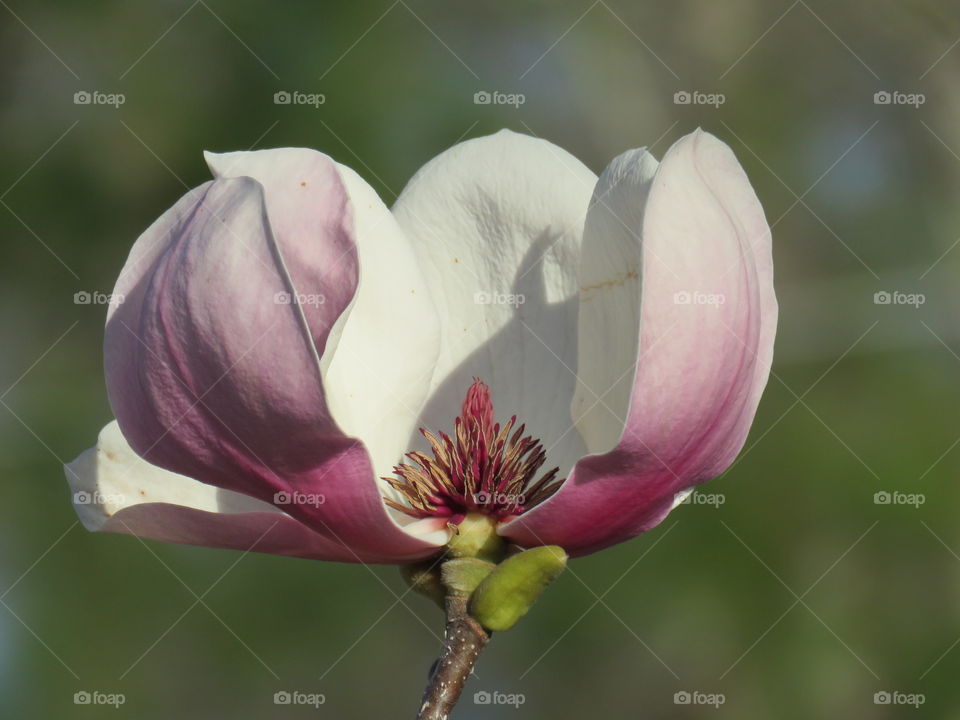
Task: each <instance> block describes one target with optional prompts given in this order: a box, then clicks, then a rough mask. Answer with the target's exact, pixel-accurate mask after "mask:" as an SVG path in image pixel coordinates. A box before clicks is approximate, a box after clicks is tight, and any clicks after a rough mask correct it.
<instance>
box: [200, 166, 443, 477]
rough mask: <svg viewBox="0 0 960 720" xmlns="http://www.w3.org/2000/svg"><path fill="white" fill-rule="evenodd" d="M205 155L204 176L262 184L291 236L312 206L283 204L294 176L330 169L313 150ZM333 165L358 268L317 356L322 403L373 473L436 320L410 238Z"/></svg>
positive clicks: (399, 420)
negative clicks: (358, 445)
mask: <svg viewBox="0 0 960 720" xmlns="http://www.w3.org/2000/svg"><path fill="white" fill-rule="evenodd" d="M205 157H206V159H207V164H208V165H209V166H210V170H211V172H212V173H213V174H214V177H217V178H221V177H241V176H248V177H252V178H253V179H255V180H256V181H257V182H259V183H260V184H261V185H262V186H263V187H264V190H265V194H266V201H267V211H268V215H269V217H270V224H271V227H272V228H273V231H274V234H275V235H277V236H281V237H282V236H290V237H296V236H297V235H298V234H299V232H300V231H299V230H298V228H297V227H292V226H291V225H292V224H294V223H298V222H299V223H302V222H303V214H304V212H305V211H306V212H316V211H317V210H318V209H321V208H322V205H320V204H317V205H313V204H311V205H307V206H306V207H300V206H297V205H295V204H294V205H291V200H290V198H291V197H294V198H295V197H296V193H292V194H291V193H290V192H289V187H290V186H291V185H292V186H294V187H296V186H298V183H299V182H300V178H301V177H304V178H306V177H309V176H311V175H313V174H315V171H314V170H313V168H314V166H320V167H324V168H327V167H328V166H329V165H330V163H331V160H330V159H329V158H328V157H327V156H326V155H323V154H322V153H318V152H317V151H315V150H307V149H302V148H282V149H278V150H258V151H255V152H234V153H225V154H214V153H206V154H205ZM333 167H334V169H335V171H336V173H337V176H338V177H339V180H340V182H341V183H342V185H343V187H344V189H345V191H346V193H347V195H348V196H349V200H350V206H351V214H352V219H353V232H352V240H353V243H354V244H355V246H356V251H355V254H356V261H355V262H357V263H359V273H358V277H357V280H356V283H357V286H356V293H355V295H354V298H353V301H352V303H351V305H350V306H349V307H348V308H347V309H346V311H345V313H344V314H343V315H342V316H341V318H340V323H338V324H337V325H335V326H334V327H333V329H332V330H331V332H330V335H329V337H328V339H327V345H326V350H325V351H324V353H323V355H322V357H321V367H322V368H323V380H324V387H325V394H326V401H327V405H328V407H329V409H330V412H331V414H332V415H333V417H334V419H335V420H336V421H337V424H338V425H339V426H340V428H341V429H342V430H343V432H344V433H346V434H347V435H351V436H353V437H358V438H360V439H362V440H363V443H364V445H365V446H366V448H367V450H368V452H369V453H370V457H371V458H372V460H373V465H374V468H375V470H376V473H377V474H378V475H383V474H387V473H389V472H390V470H391V469H392V467H393V465H394V464H395V463H397V462H398V460H399V459H400V457H401V455H402V454H403V453H404V452H405V451H406V450H407V449H408V443H409V439H410V436H411V434H413V433H414V432H415V431H416V430H417V427H418V425H417V421H418V417H419V414H420V410H421V408H422V406H423V403H424V400H425V399H426V394H427V391H428V389H429V381H430V376H431V374H432V371H433V367H434V365H435V363H436V357H437V353H438V352H439V350H440V337H439V322H438V319H437V312H436V310H435V309H434V305H433V301H432V300H431V298H430V291H429V289H428V287H427V284H426V281H425V280H424V278H423V273H422V272H421V271H420V267H419V265H418V264H417V260H416V257H415V254H414V251H413V248H412V246H411V243H410V241H409V240H408V239H407V238H406V236H405V235H404V234H403V232H402V231H401V230H400V226H399V225H398V224H397V221H396V220H395V219H394V217H393V215H392V214H391V212H390V209H389V208H387V206H386V205H384V204H383V201H382V200H381V199H380V198H379V196H378V195H377V193H376V191H374V189H373V188H371V187H370V186H369V185H368V184H367V183H366V182H365V181H364V180H363V179H362V178H361V177H360V176H359V175H357V174H356V173H355V172H354V171H353V170H351V169H350V168H348V167H346V166H344V165H339V164H336V163H334V164H333ZM320 214H321V215H322V211H321V213H320ZM318 220H321V221H322V218H318ZM345 269H346V268H345ZM412 336H413V339H412Z"/></svg>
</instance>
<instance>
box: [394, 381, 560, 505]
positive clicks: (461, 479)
mask: <svg viewBox="0 0 960 720" xmlns="http://www.w3.org/2000/svg"><path fill="white" fill-rule="evenodd" d="M516 423H517V416H516V415H514V416H513V417H511V418H510V420H509V421H508V422H507V423H506V424H505V425H504V426H503V427H501V426H500V424H499V423H496V424H495V423H494V422H493V402H492V401H491V400H490V388H488V387H487V386H486V384H484V383H483V382H482V381H480V380H476V379H475V380H474V382H473V385H471V386H470V389H469V390H467V396H466V398H465V399H464V401H463V408H462V409H461V412H460V417H458V418H457V419H456V421H455V424H454V426H455V430H454V437H452V438H451V437H450V436H449V435H447V434H446V433H443V432H441V433H439V437H438V436H437V435H434V434H433V433H431V432H429V431H427V430H425V429H423V428H420V433H421V434H422V435H423V436H424V437H425V438H426V439H427V441H428V442H429V443H430V446H431V449H432V454H433V457H429V456H427V455H426V454H424V453H421V452H409V453H407V454H406V457H407V458H408V459H409V460H411V461H412V462H411V463H400V464H399V465H397V466H395V467H394V468H393V472H394V474H395V475H397V477H396V478H392V477H385V478H383V480H386V481H387V482H388V483H389V484H390V486H391V487H393V488H395V489H396V490H397V491H399V493H400V494H401V496H402V500H403V501H405V502H397V501H395V500H392V499H385V502H386V503H387V505H389V506H390V507H392V508H396V509H397V510H399V511H401V512H403V513H406V514H407V515H410V516H411V517H415V518H427V517H448V518H450V522H452V523H458V522H460V521H461V520H462V519H463V517H464V516H465V515H466V514H467V513H470V512H477V513H483V514H485V515H491V516H493V517H494V518H496V519H497V520H502V519H504V518H507V517H510V516H513V515H519V514H521V513H523V512H525V511H527V510H529V509H530V508H532V507H534V506H535V505H538V504H540V503H542V502H543V501H544V500H546V499H547V498H548V497H550V496H551V495H553V493H555V492H556V491H557V489H558V488H559V487H560V485H561V483H562V482H563V480H555V479H554V478H555V477H556V474H557V472H558V471H559V470H560V468H554V469H553V470H551V471H550V472H548V473H546V474H544V475H543V476H542V477H540V479H539V480H536V479H535V478H536V475H537V471H538V470H539V469H540V466H541V465H543V463H544V461H545V460H546V457H547V454H546V452H545V451H544V449H543V445H542V444H541V443H540V441H539V440H536V439H534V438H533V437H530V436H526V437H524V436H523V431H524V428H525V426H524V425H520V427H518V428H517V429H516V430H514V426H515V425H516Z"/></svg>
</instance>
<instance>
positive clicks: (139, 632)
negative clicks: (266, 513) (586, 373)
mask: <svg viewBox="0 0 960 720" xmlns="http://www.w3.org/2000/svg"><path fill="white" fill-rule="evenodd" d="M946 5H947V4H946V3H940V2H935V1H934V0H926V1H918V2H913V3H909V4H907V3H897V2H889V1H883V0H881V1H880V2H877V3H871V4H869V5H865V4H863V3H861V2H853V1H852V0H841V1H840V2H833V3H830V2H825V1H824V0H809V2H805V1H804V0H798V1H797V2H794V3H793V4H790V2H789V0H783V2H774V3H770V2H761V1H760V0H733V1H730V2H722V3H721V2H706V1H702V0H700V1H697V0H681V1H679V2H674V3H666V2H658V3H633V2H628V1H627V0H599V1H598V2H593V3H591V1H590V0H586V1H585V2H571V3H564V4H563V5H562V6H558V4H554V3H548V2H546V1H544V0H541V1H531V0H512V1H509V2H508V1H505V0H498V1H497V2H490V3H484V4H478V3H469V4H468V3H450V2H440V1H439V0H429V1H427V2H424V1H422V0H405V1H402V2H393V3H391V2H389V1H385V2H370V3H349V4H348V3H314V2H305V1H302V2H286V3H282V4H281V3H267V2H247V3H243V4H242V6H241V5H240V4H237V3H229V2H226V1H225V0H200V1H199V2H194V3H193V4H191V3H190V2H189V0H186V1H180V0H177V1H176V2H172V1H171V2H154V3H136V4H134V3H120V2H97V1H91V2H84V3H68V2H52V1H49V0H45V1H43V2H29V3H28V2H26V1H25V0H4V1H3V2H0V6H2V7H0V78H2V87H3V102H2V106H0V137H2V138H3V140H2V143H3V146H4V152H3V162H2V167H0V200H2V207H0V235H2V238H3V253H2V260H0V274H2V281H0V298H2V303H0V331H2V337H3V341H2V342H0V347H2V352H0V400H2V403H3V406H4V407H2V408H0V468H2V473H3V482H2V483H0V488H2V491H0V492H2V498H3V502H2V506H0V507H2V513H3V516H2V519H3V522H2V523H0V600H2V602H3V606H0V705H2V707H3V709H2V710H0V715H2V716H3V717H12V718H13V717H15V718H66V717H80V718H84V717H117V718H120V717H135V718H168V717H189V718H233V719H236V718H264V717H271V718H272V717H287V716H289V717H328V718H344V719H347V718H349V719H353V718H356V719H366V718H386V717H412V715H413V712H414V710H415V708H416V704H417V700H418V698H419V694H420V692H421V689H422V685H423V682H424V680H425V676H426V671H427V668H428V666H429V664H430V662H431V661H432V659H433V657H434V656H435V654H436V652H437V650H438V647H439V643H438V639H437V634H439V633H440V632H441V618H440V616H439V612H438V611H436V609H435V608H434V607H433V606H431V605H430V604H429V603H428V602H427V601H426V600H424V599H422V598H420V597H414V596H412V595H408V596H406V597H404V598H403V599H402V601H401V602H398V601H397V596H398V595H399V594H401V593H402V592H403V589H404V586H403V585H402V583H401V581H400V579H399V577H398V575H397V573H396V570H395V569H394V568H388V567H374V568H366V567H362V566H348V565H335V564H319V563H313V562H308V561H303V560H294V559H287V558H278V557H270V556H259V555H254V554H251V555H247V556H241V555H240V554H239V553H233V552H229V551H220V550H211V549H204V548H192V547H179V546H169V545H161V544H157V543H149V544H147V545H144V544H142V543H141V542H139V541H138V540H136V539H134V538H129V537H121V536H112V535H91V534H88V533H87V532H86V531H85V530H83V528H82V527H80V526H79V525H78V524H77V523H76V518H75V515H74V512H73V510H72V508H71V506H70V502H69V493H68V489H67V485H66V483H65V481H64V478H63V473H62V470H61V467H60V465H61V461H65V460H70V459H72V458H73V457H74V456H75V455H76V454H78V453H79V452H80V451H82V450H83V449H85V448H86V447H88V446H90V445H92V444H93V442H94V441H95V438H96V434H97V432H98V431H99V429H100V427H101V426H102V425H103V424H104V423H106V422H107V421H108V420H109V419H110V417H111V414H110V410H109V407H108V405H107V400H106V394H105V391H104V386H103V380H102V361H101V340H102V325H103V319H104V314H105V309H104V307H103V306H102V305H77V304H75V303H74V301H73V296H74V293H76V292H78V291H87V292H96V291H99V292H104V293H108V292H110V290H111V288H112V284H113V280H114V279H115V277H116V275H117V273H118V272H119V269H120V267H121V265H122V263H123V261H124V259H125V257H126V254H127V252H128V249H129V247H130V245H131V243H132V242H133V240H134V239H135V238H136V236H137V235H138V234H139V233H140V231H141V230H142V229H143V228H145V227H146V225H147V224H149V223H150V222H151V221H152V220H153V219H154V218H155V217H157V216H158V215H159V214H160V213H161V212H162V211H163V210H164V209H166V208H167V207H168V206H170V205H171V204H172V203H173V202H174V200H175V199H176V198H177V197H178V196H180V195H181V194H182V193H183V191H184V186H194V185H197V184H199V183H201V182H203V181H204V180H206V179H207V172H206V169H205V166H204V163H203V159H202V157H201V151H202V150H204V149H212V150H233V149H247V148H250V147H273V146H286V145H297V146H308V147H314V148H317V149H320V150H322V151H324V152H326V153H329V154H330V155H332V156H333V157H334V158H336V159H337V160H339V161H341V162H344V163H346V164H348V165H351V166H352V167H354V168H355V169H356V170H357V171H358V172H360V174H361V175H363V176H364V177H365V178H366V179H367V180H368V181H369V182H370V183H371V184H373V186H374V187H375V188H376V189H377V190H378V191H379V192H381V194H382V195H383V197H384V199H385V200H386V201H387V202H388V203H389V202H392V200H393V199H394V198H395V197H396V194H397V192H399V190H400V189H401V188H402V186H403V184H404V182H405V181H406V179H407V178H408V177H409V176H410V175H411V174H412V173H413V172H414V171H415V170H416V169H417V168H418V167H419V166H420V165H421V164H422V163H424V162H425V161H426V160H428V159H429V158H431V157H432V156H434V155H435V154H437V153H439V152H440V151H442V150H443V149H445V148H447V147H448V146H450V145H451V144H453V143H455V142H457V141H458V140H460V139H461V138H467V137H474V136H478V135H483V134H487V133H490V132H493V131H495V130H497V129H499V128H501V127H509V128H512V129H514V130H517V131H521V132H527V133H531V134H535V135H538V136H542V137H545V138H548V139H549V140H551V141H553V142H555V143H557V144H559V145H561V146H562V147H564V148H567V149H569V150H570V151H571V152H573V153H574V154H575V155H577V156H578V157H580V158H581V159H582V160H583V161H584V162H585V163H586V164H587V165H588V166H590V167H591V168H592V169H593V170H594V171H596V172H599V171H600V170H601V169H602V168H603V166H604V165H605V164H606V163H607V162H608V161H609V160H610V159H611V158H612V157H614V156H615V155H617V154H619V153H620V152H622V151H623V150H625V149H627V148H630V147H636V146H641V145H650V146H652V149H653V151H654V153H655V154H656V155H658V156H660V155H662V154H663V152H664V151H665V150H666V148H667V147H668V146H669V144H670V143H671V142H673V141H674V140H675V139H677V138H678V137H679V136H680V135H682V134H685V133H687V132H689V131H690V130H692V129H693V128H695V127H697V126H698V125H699V126H703V127H704V128H705V129H708V130H710V131H711V132H713V133H715V134H717V135H719V136H720V137H721V138H723V139H724V140H726V141H727V142H728V143H729V144H730V145H731V146H732V147H733V149H734V150H735V152H736V153H737V155H738V156H739V158H740V159H741V161H742V163H743V164H744V166H745V168H746V170H747V173H748V174H749V176H750V178H751V180H752V182H753V184H754V186H755V188H756V189H757V193H758V195H759V196H760V198H761V201H762V202H763V205H764V207H765V209H766V212H767V215H768V218H769V220H770V222H771V224H772V225H773V228H774V231H773V235H774V253H775V261H776V272H777V287H778V293H779V297H780V302H781V325H780V332H779V336H778V339H777V354H776V357H775V365H774V376H773V377H772V378H771V381H770V385H769V387H768V390H767V393H766V395H765V397H764V400H763V402H762V404H761V406H760V411H759V414H758V417H757V420H756V423H755V425H754V429H753V432H752V433H751V436H750V438H749V440H748V442H747V449H746V450H745V452H744V454H743V455H742V458H741V459H740V460H739V461H738V462H737V463H736V464H735V465H734V466H733V468H732V469H731V470H730V471H728V473H727V474H726V475H725V476H724V477H723V478H721V479H719V480H717V481H715V482H713V483H711V484H710V485H708V486H706V487H704V488H703V489H702V490H703V492H705V493H722V495H723V499H724V502H723V504H722V505H721V506H720V507H713V506H711V505H708V504H699V505H690V506H683V507H681V508H679V509H678V510H677V511H676V512H674V513H673V514H672V515H671V516H669V517H668V519H667V520H666V521H665V522H664V523H663V524H662V525H661V526H660V527H658V528H657V529H655V530H653V531H651V532H650V533H648V534H646V535H644V536H641V537H640V538H637V539H636V540H634V541H632V542H630V543H627V544H624V545H621V546H618V547H616V548H613V549H611V550H608V551H605V552H603V553H600V554H597V555H594V556H590V557H588V558H584V559H581V560H577V561H575V562H574V563H573V564H572V566H571V568H570V572H568V573H567V574H566V575H565V576H564V577H563V578H562V579H561V580H560V581H559V582H558V583H557V584H556V586H554V587H553V588H551V589H550V591H549V592H548V593H547V594H546V596H545V597H544V598H543V600H542V601H541V602H540V604H539V605H538V606H537V608H536V611H535V612H533V613H532V614H531V615H530V616H529V617H528V618H527V619H525V620H524V621H523V623H521V624H520V625H519V626H518V627H517V628H516V629H515V630H513V631H511V632H510V633H507V634H503V635H499V636H497V637H496V638H495V639H494V641H493V643H492V644H491V646H490V648H489V650H488V651H487V652H486V653H485V655H484V656H483V657H482V658H481V661H480V664H479V667H478V669H477V675H478V677H476V678H473V679H472V680H471V684H470V686H469V687H468V690H467V694H466V696H465V699H464V701H463V702H462V704H461V706H460V707H459V709H458V717H461V718H464V719H466V718H481V717H482V718H487V717H501V716H502V717H524V718H557V717H560V718H580V717H604V718H694V717H697V718H700V717H716V718H718V719H719V718H768V717H777V718H803V719H806V718H811V717H857V718H895V717H897V718H899V717H930V718H960V689H958V687H957V685H956V683H955V678H956V676H957V674H958V671H960V644H958V639H960V523H958V522H957V508H958V507H960V490H958V486H957V483H956V482H955V480H956V475H957V469H958V465H960V449H958V448H957V447H956V445H957V444H958V435H960V422H958V420H957V417H958V414H957V409H958V407H960V358H958V353H960V333H958V324H957V314H958V313H957V308H958V307H960V291H958V290H957V283H956V282H955V281H954V278H956V277H957V276H958V275H960V249H955V247H954V246H955V245H956V244H957V243H958V236H960V231H958V221H960V203H958V202H957V200H956V198H957V193H958V184H960V124H958V123H957V117H958V112H960V92H958V82H957V75H958V70H960V47H955V46H956V45H957V40H958V36H960V14H958V13H957V12H955V11H954V10H951V11H947V10H946V9H945V7H946ZM84 90H85V91H94V90H98V91H101V92H105V93H123V94H124V95H125V103H124V104H123V105H122V106H120V107H119V108H114V107H110V106H103V105H100V106H94V105H76V104H74V102H73V96H74V93H75V92H77V91H84ZM280 90H288V91H293V90H299V91H301V92H305V93H323V94H324V95H325V98H326V102H325V103H324V104H323V105H321V106H320V107H319V108H314V107H311V106H293V105H287V106H284V105H275V104H274V102H273V95H274V93H275V92H277V91H280ZM483 90H487V91H494V90H497V91H501V92H505V93H523V94H524V95H525V98H526V101H525V103H524V104H523V105H521V106H520V107H518V108H514V107H511V106H502V105H501V106H494V105H476V104H474V102H473V97H474V93H476V92H478V91H483ZM681 91H688V92H693V91H700V92H703V93H722V94H723V95H724V98H725V102H724V103H723V104H722V105H720V106H719V107H714V106H710V105H696V104H688V105H683V104H676V103H675V102H674V94H675V93H677V92H681ZM880 91H887V92H894V91H898V92H902V93H907V94H909V93H922V94H923V96H924V102H923V103H922V104H919V103H917V105H918V106H911V105H904V104H896V103H891V104H877V103H876V102H875V99H874V94H875V93H877V92H880ZM878 292H889V293H893V292H902V293H908V294H909V293H920V294H922V295H923V299H924V302H923V304H922V305H919V307H917V306H915V305H914V306H912V305H903V304H900V305H897V304H893V303H891V304H886V305H885V304H877V303H876V302H875V293H878ZM879 491H888V492H893V491H899V492H902V493H922V494H923V495H924V499H925V502H924V503H923V504H922V505H921V506H920V507H913V506H910V505H893V504H886V505H884V504H877V503H876V502H875V500H874V495H875V493H877V492H879ZM198 597H199V598H201V599H200V601H198V600H197V598H198ZM83 690H87V691H93V690H97V691H100V692H105V693H123V694H124V695H125V697H126V702H125V704H124V705H123V706H122V707H120V708H119V709H113V708H109V707H84V706H78V705H75V704H74V701H73V698H74V693H75V692H78V691H83ZM281 690H299V691H302V692H316V693H323V694H324V696H325V699H326V702H325V703H324V704H323V705H322V706H321V707H320V708H319V709H315V708H310V707H307V708H304V707H299V708H294V707H278V706H276V705H274V703H273V694H274V693H275V692H277V691H281ZM478 691H499V692H503V693H522V694H523V695H524V698H525V702H524V704H523V705H522V706H521V707H519V708H515V707H512V706H505V705H478V704H475V703H474V702H473V693H475V692H478ZM683 691H687V692H694V691H699V692H702V693H722V694H723V696H724V699H725V702H724V703H723V704H722V705H721V706H719V707H717V708H715V707H712V706H704V705H683V704H677V703H676V702H675V693H677V692H683ZM884 691H886V692H891V693H892V692H895V691H896V692H901V693H906V694H910V693H922V694H923V696H924V704H923V705H922V706H921V707H920V708H919V709H915V708H913V707H910V706H895V705H883V704H876V703H875V700H874V694H875V693H877V692H884Z"/></svg>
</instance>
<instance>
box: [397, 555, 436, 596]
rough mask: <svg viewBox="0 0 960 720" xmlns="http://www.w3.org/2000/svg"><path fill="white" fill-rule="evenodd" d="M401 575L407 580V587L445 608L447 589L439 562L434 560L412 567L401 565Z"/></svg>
mask: <svg viewBox="0 0 960 720" xmlns="http://www.w3.org/2000/svg"><path fill="white" fill-rule="evenodd" d="M400 575H401V576H402V577H403V579H404V580H406V582H407V585H409V586H410V587H411V588H413V589H414V590H415V591H416V592H418V593H420V594H421V595H426V596H427V597H428V598H430V599H431V600H433V601H434V602H435V603H437V605H439V606H440V607H441V608H444V607H445V604H444V603H445V600H446V597H447V589H446V588H445V587H444V586H443V580H442V578H441V576H440V561H439V560H437V559H436V558H434V559H433V560H424V561H423V562H418V563H413V564H412V565H401V566H400Z"/></svg>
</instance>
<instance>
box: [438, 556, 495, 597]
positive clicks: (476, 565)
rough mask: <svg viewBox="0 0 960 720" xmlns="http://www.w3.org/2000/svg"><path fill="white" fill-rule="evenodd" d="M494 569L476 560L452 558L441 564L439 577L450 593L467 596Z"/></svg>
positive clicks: (492, 565)
mask: <svg viewBox="0 0 960 720" xmlns="http://www.w3.org/2000/svg"><path fill="white" fill-rule="evenodd" d="M495 567H496V565H494V564H493V563H489V562H486V561H485V560H480V559H478V558H454V559H453V560H447V561H446V562H445V563H444V564H443V567H442V568H441V569H440V577H441V578H442V580H443V584H444V585H445V586H446V587H447V588H448V589H449V590H450V591H451V592H455V593H457V594H459V595H469V594H470V593H472V592H473V591H474V590H475V589H476V587H477V585H479V584H480V582H481V581H482V580H483V579H484V578H485V577H486V576H487V575H489V574H490V572H491V571H492V570H493V569H494V568H495Z"/></svg>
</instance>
